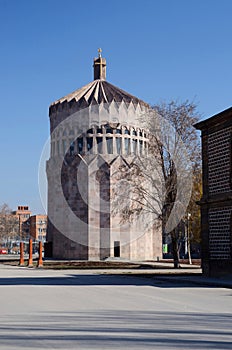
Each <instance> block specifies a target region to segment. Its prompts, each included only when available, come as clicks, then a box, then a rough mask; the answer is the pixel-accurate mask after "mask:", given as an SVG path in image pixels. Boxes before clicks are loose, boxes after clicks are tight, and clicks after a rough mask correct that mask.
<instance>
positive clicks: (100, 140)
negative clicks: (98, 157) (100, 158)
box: [96, 137, 102, 153]
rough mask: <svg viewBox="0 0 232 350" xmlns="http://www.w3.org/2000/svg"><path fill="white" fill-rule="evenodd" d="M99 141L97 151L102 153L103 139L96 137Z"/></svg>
mask: <svg viewBox="0 0 232 350" xmlns="http://www.w3.org/2000/svg"><path fill="white" fill-rule="evenodd" d="M96 140H97V151H98V153H102V137H96Z"/></svg>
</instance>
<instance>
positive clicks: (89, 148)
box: [86, 137, 93, 152]
mask: <svg viewBox="0 0 232 350" xmlns="http://www.w3.org/2000/svg"><path fill="white" fill-rule="evenodd" d="M86 140H87V150H88V152H89V151H90V150H91V149H92V148H93V138H92V137H87V138H86Z"/></svg>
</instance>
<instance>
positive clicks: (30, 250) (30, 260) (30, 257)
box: [27, 239, 33, 267]
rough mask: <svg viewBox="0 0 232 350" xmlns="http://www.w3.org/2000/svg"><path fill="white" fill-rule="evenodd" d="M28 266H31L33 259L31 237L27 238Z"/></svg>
mask: <svg viewBox="0 0 232 350" xmlns="http://www.w3.org/2000/svg"><path fill="white" fill-rule="evenodd" d="M27 266H28V267H33V259H32V239H29V260H28V265H27Z"/></svg>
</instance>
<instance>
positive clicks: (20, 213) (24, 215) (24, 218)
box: [12, 205, 31, 239]
mask: <svg viewBox="0 0 232 350" xmlns="http://www.w3.org/2000/svg"><path fill="white" fill-rule="evenodd" d="M12 214H13V215H15V216H16V217H17V218H18V221H19V229H18V235H19V238H20V239H23V238H25V237H26V236H28V234H29V227H28V224H27V222H28V220H29V219H30V216H31V211H30V209H29V207H28V206H25V205H19V206H18V208H17V210H15V211H13V212H12Z"/></svg>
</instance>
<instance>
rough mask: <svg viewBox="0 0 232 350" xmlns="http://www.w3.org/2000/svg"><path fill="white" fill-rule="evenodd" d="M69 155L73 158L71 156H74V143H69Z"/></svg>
mask: <svg viewBox="0 0 232 350" xmlns="http://www.w3.org/2000/svg"><path fill="white" fill-rule="evenodd" d="M69 154H70V156H73V154H74V141H71V143H70V147H69Z"/></svg>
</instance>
